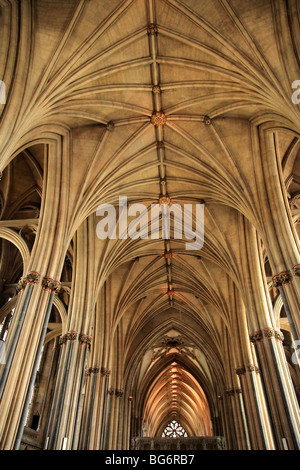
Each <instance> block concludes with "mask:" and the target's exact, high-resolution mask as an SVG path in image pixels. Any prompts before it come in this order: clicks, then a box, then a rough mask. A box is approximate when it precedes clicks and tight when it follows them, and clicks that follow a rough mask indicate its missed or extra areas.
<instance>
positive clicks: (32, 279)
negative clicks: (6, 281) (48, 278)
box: [16, 271, 41, 294]
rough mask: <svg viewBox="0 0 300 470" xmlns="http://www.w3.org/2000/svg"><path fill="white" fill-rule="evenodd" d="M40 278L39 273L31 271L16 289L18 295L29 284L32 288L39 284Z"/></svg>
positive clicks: (22, 278)
mask: <svg viewBox="0 0 300 470" xmlns="http://www.w3.org/2000/svg"><path fill="white" fill-rule="evenodd" d="M40 277H41V275H40V273H38V272H37V271H29V272H28V274H27V275H26V276H23V277H21V279H20V280H19V282H18V284H17V287H16V291H17V294H19V293H20V292H21V291H22V290H24V289H25V287H26V286H27V284H29V285H31V286H34V285H35V284H37V283H38V282H39V280H40Z"/></svg>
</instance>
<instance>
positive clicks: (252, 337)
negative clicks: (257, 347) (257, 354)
mask: <svg viewBox="0 0 300 470" xmlns="http://www.w3.org/2000/svg"><path fill="white" fill-rule="evenodd" d="M262 338H263V335H262V332H261V331H255V332H254V333H251V335H250V341H251V343H256V342H258V341H261V340H262Z"/></svg>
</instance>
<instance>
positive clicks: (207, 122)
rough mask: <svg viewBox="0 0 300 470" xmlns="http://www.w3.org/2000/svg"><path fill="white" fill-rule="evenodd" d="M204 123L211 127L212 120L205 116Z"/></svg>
mask: <svg viewBox="0 0 300 470" xmlns="http://www.w3.org/2000/svg"><path fill="white" fill-rule="evenodd" d="M203 121H204V124H206V125H207V126H210V125H211V123H212V119H211V118H210V117H209V116H204V118H203Z"/></svg>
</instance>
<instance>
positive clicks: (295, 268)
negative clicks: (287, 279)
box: [293, 264, 300, 277]
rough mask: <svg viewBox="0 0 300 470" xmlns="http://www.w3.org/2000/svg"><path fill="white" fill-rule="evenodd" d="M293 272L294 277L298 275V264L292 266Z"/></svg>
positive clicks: (299, 273) (299, 272)
mask: <svg viewBox="0 0 300 470" xmlns="http://www.w3.org/2000/svg"><path fill="white" fill-rule="evenodd" d="M293 273H294V275H295V276H296V277H300V264H296V265H295V266H293Z"/></svg>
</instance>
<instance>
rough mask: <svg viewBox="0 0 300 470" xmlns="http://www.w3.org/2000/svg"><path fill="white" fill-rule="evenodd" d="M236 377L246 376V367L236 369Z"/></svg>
mask: <svg viewBox="0 0 300 470" xmlns="http://www.w3.org/2000/svg"><path fill="white" fill-rule="evenodd" d="M235 373H236V375H244V374H246V367H245V366H239V367H237V368H236V369H235Z"/></svg>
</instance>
